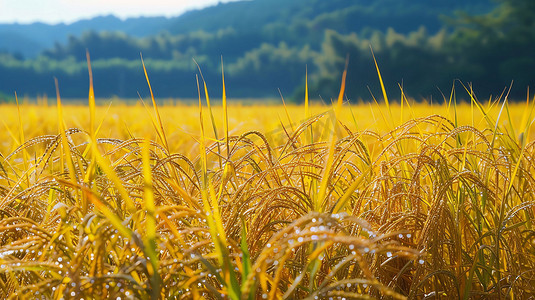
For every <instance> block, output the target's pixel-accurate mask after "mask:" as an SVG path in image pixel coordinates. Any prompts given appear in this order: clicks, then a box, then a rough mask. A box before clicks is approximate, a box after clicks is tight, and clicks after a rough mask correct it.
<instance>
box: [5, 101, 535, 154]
mask: <svg viewBox="0 0 535 300" xmlns="http://www.w3.org/2000/svg"><path fill="white" fill-rule="evenodd" d="M197 101H198V100H197ZM217 101H218V99H212V103H214V102H215V104H212V105H213V106H212V110H213V116H214V119H215V122H216V124H223V117H224V113H223V108H222V106H221V105H220V103H219V102H217ZM219 101H220V100H219ZM99 102H100V103H101V105H98V106H97V107H96V116H97V122H99V124H101V128H100V133H99V137H106V138H117V139H129V138H131V137H147V136H150V137H152V138H153V139H156V132H155V130H154V125H153V123H152V122H153V121H152V119H151V108H147V107H145V106H144V105H143V104H142V103H141V102H138V103H137V104H125V103H121V102H120V101H119V102H118V103H115V102H113V101H111V102H109V104H108V105H102V103H105V100H103V99H102V100H100V101H99ZM165 102H167V104H164V105H162V106H161V107H160V114H161V118H162V122H163V125H164V128H166V134H167V138H168V140H169V145H170V146H171V150H173V152H179V153H182V154H184V155H187V156H189V157H193V156H191V155H188V154H192V153H191V151H193V153H196V151H198V147H196V146H195V145H196V144H197V142H198V140H199V135H200V123H199V107H198V105H194V104H192V103H188V104H184V103H182V102H177V101H171V100H166V101H164V103H165ZM279 102H280V100H279ZM531 102H532V101H531ZM171 103H172V105H171ZM245 103H249V105H247V104H233V105H230V106H229V107H228V118H229V119H228V121H229V134H230V135H240V134H242V133H244V132H248V131H259V132H262V133H264V134H266V135H267V136H268V137H269V138H273V139H282V140H285V139H286V138H287V137H286V136H285V133H284V130H285V129H286V130H287V131H288V132H292V131H293V129H295V128H296V127H297V126H298V125H300V124H302V123H303V122H304V121H305V120H306V117H305V108H304V106H303V105H295V104H289V105H287V106H286V107H285V106H283V105H282V104H275V103H276V100H272V102H270V103H269V104H267V105H262V104H258V103H257V102H254V101H253V100H250V102H245ZM409 103H410V104H409V105H407V104H406V103H405V102H404V106H403V107H401V105H400V103H393V104H391V105H390V108H389V109H388V108H387V107H386V106H385V104H384V103H383V104H376V103H362V102H361V103H356V104H347V105H345V106H344V108H343V110H342V111H341V113H339V115H338V117H339V120H340V122H341V123H342V124H344V125H345V126H346V127H347V128H348V129H350V130H351V131H353V132H356V131H364V130H371V131H374V132H378V133H382V134H384V133H387V132H389V131H391V130H393V129H394V128H396V127H397V126H400V125H402V124H403V123H405V122H407V121H409V120H413V119H417V118H422V117H427V116H430V115H435V114H436V115H440V116H443V117H446V118H447V119H449V120H450V121H452V122H455V120H457V122H458V123H457V125H458V126H463V125H470V126H473V127H475V128H477V129H479V130H484V129H489V128H490V127H489V124H488V123H487V120H486V119H485V118H484V115H483V113H482V112H481V111H480V110H479V109H478V108H477V106H475V105H473V104H471V103H467V102H461V103H458V104H456V106H455V105H454V104H453V103H450V104H449V105H448V103H445V104H436V103H435V104H430V103H415V102H414V101H411V102H409ZM502 104H503V102H501V103H498V102H494V103H491V102H488V103H486V104H485V103H484V104H483V107H484V108H485V109H486V113H487V114H488V116H489V117H491V118H492V119H493V120H498V116H499V113H500V109H501V108H502V106H501V105H502ZM18 109H20V112H21V124H22V126H23V128H22V129H23V130H24V133H25V135H26V136H27V137H37V136H41V135H55V134H57V133H58V121H57V120H58V119H57V118H58V115H57V107H56V106H55V104H48V105H45V104H22V105H21V106H20V107H19V108H17V106H16V105H10V104H3V105H1V106H0V111H1V112H2V114H3V120H2V122H3V124H2V126H4V128H5V129H6V130H3V131H1V133H0V138H1V139H0V140H2V147H1V153H2V154H7V153H9V152H10V151H13V150H14V148H15V147H17V146H18V143H17V142H16V140H17V139H18V138H17V134H18V132H19V124H20V123H19V116H18ZM530 109H531V106H526V102H518V103H511V104H509V115H507V111H505V110H504V111H503V112H502V115H501V116H500V119H499V120H500V122H499V123H500V124H499V125H500V126H503V128H505V129H506V130H508V131H510V132H513V131H515V132H513V134H516V135H518V134H519V133H520V132H521V130H523V126H525V125H524V124H521V123H522V122H524V123H525V122H527V121H528V120H526V117H525V114H526V112H528V113H529V111H530ZM63 110H64V121H65V124H66V128H82V129H83V128H89V113H88V110H87V106H85V105H83V104H79V105H66V106H64V107H63ZM325 112H332V107H331V106H328V105H326V104H320V103H318V102H316V103H315V104H312V105H311V106H310V112H309V113H310V115H311V116H314V115H319V114H321V113H325ZM205 114H207V112H206V111H205ZM211 126H212V125H211V120H210V118H209V117H205V118H204V127H205V128H211ZM218 131H219V132H218V137H222V136H224V132H223V127H222V126H219V129H218ZM208 132H210V133H211V134H212V135H213V132H212V131H211V129H210V131H208ZM534 134H535V132H532V133H531V137H530V138H531V139H530V140H533V137H534ZM281 143H282V142H280V141H279V142H278V143H276V144H281Z"/></svg>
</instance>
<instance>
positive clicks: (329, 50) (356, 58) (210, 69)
mask: <svg viewBox="0 0 535 300" xmlns="http://www.w3.org/2000/svg"><path fill="white" fill-rule="evenodd" d="M497 5H498V6H497ZM495 7H498V8H497V9H495V10H493V9H494V8H495ZM459 12H464V13H459ZM533 12H534V9H533V4H532V2H531V1H527V0H501V1H499V2H498V3H497V4H496V3H495V2H492V1H490V0H476V1H452V0H436V1H424V0H418V1H416V0H411V1H409V0H403V1H401V0H374V1H371V0H360V1H345V0H332V1H320V0H295V1H284V0H255V1H242V2H231V3H227V4H219V5H217V6H214V7H210V8H206V9H203V10H198V11H191V12H188V13H186V14H184V15H182V16H180V17H177V18H172V19H166V18H147V19H130V20H126V21H120V20H118V19H116V18H113V17H106V18H100V19H99V20H88V21H81V22H77V23H74V24H71V25H57V26H60V27H61V26H65V28H66V29H65V30H64V31H63V32H64V35H65V37H63V40H62V39H61V38H58V37H56V38H55V39H56V40H57V41H58V42H56V43H54V45H53V46H50V47H48V48H47V49H44V50H42V51H40V54H39V55H38V56H36V57H31V56H30V57H28V56H25V55H24V54H23V53H21V52H22V51H14V50H12V49H5V50H4V51H3V52H2V53H1V54H0V74H2V77H3V78H2V80H1V81H0V91H4V92H5V93H6V94H11V93H12V92H13V91H14V90H16V91H17V92H18V93H19V94H26V95H30V96H35V95H36V94H43V93H46V94H49V95H53V94H54V85H53V79H52V78H53V77H57V78H58V79H59V83H60V90H61V92H62V95H63V96H65V97H85V95H86V90H87V87H86V86H87V77H88V75H87V63H86V57H85V52H86V51H85V50H86V49H88V50H89V52H90V53H91V58H92V66H93V72H94V78H95V89H96V93H97V96H100V97H110V96H113V95H116V96H119V97H126V98H135V97H137V93H138V92H140V94H141V95H146V93H147V90H146V84H145V82H144V80H145V79H144V75H143V72H142V69H141V63H140V57H139V54H140V52H141V53H143V57H144V58H145V62H146V65H147V68H148V72H149V76H150V78H151V81H152V84H153V87H154V90H155V92H156V95H157V96H160V97H195V95H196V93H197V88H196V84H195V74H196V72H197V67H196V65H195V63H194V61H193V59H195V60H196V61H197V62H198V64H199V65H200V66H201V68H202V71H203V74H204V77H205V78H206V80H207V83H208V84H209V88H210V91H212V92H213V93H219V89H220V72H221V71H220V70H221V56H223V60H224V63H225V75H226V79H227V85H228V90H229V96H231V97H235V98H236V97H238V98H239V97H277V96H278V89H280V90H281V91H282V93H283V94H284V95H285V96H287V97H289V98H292V99H293V100H295V101H299V100H300V97H301V96H300V95H302V90H303V88H304V76H305V68H306V67H307V68H308V72H309V77H310V89H311V95H312V96H313V97H316V98H317V97H323V98H324V99H325V100H326V101H328V99H329V98H330V97H332V96H333V95H335V93H336V89H337V85H338V81H339V77H340V74H341V72H342V70H343V68H344V63H345V59H346V57H348V56H349V63H350V64H349V75H348V83H349V85H348V90H347V95H348V97H349V98H352V99H358V98H363V99H370V98H371V97H370V90H371V91H376V90H375V88H376V86H377V76H376V73H375V72H376V71H375V66H374V65H373V61H372V60H371V51H370V46H371V47H372V48H373V50H374V52H375V54H376V57H377V59H378V61H379V63H380V66H381V70H382V71H383V73H384V74H383V75H384V76H385V79H386V80H387V82H386V83H387V88H388V89H389V90H390V91H391V92H392V93H394V94H399V87H398V84H402V85H403V87H404V88H405V89H406V91H407V93H408V94H409V95H411V96H414V97H416V98H418V97H420V96H421V97H429V96H434V97H438V98H440V97H439V96H440V91H439V89H442V90H444V91H445V92H448V91H449V89H451V85H452V82H453V80H454V79H460V80H461V81H463V82H474V85H475V89H476V90H477V91H479V92H480V93H482V95H485V97H487V96H488V94H491V93H492V94H496V93H499V92H501V90H502V88H503V87H504V86H506V85H508V84H509V83H510V81H511V80H513V79H514V80H515V81H517V84H516V85H515V86H518V87H519V89H518V91H519V92H518V93H519V94H521V93H522V94H525V88H526V86H527V85H528V84H529V83H530V82H529V80H530V79H529V76H526V71H525V70H524V68H523V66H524V65H525V64H527V65H528V66H529V65H530V64H533V56H532V55H531V53H530V52H529V50H528V49H531V48H530V46H532V45H533V40H534V39H531V40H530V36H533V30H531V31H530V28H532V27H530V26H532V25H531V24H532V23H533V21H531V20H532V17H533V16H534V13H533ZM472 16H477V17H472ZM530 18H531V19H530ZM93 21H95V22H96V23H97V24H99V25H98V26H97V25H94V24H93V23H92V22H93ZM97 21H98V22H97ZM38 25H39V26H48V25H43V24H37V25H25V26H37V27H35V28H38V27H39V26H38ZM5 26H17V25H3V26H0V36H1V35H2V34H6V32H8V33H9V32H12V31H9V30H8V31H6V30H4V29H3V28H5ZM18 26H23V25H18ZM74 28H76V30H75V29H74ZM82 28H87V29H90V30H86V31H84V30H83V29H82ZM26 29H27V30H29V29H28V28H26ZM35 30H36V31H35V32H37V33H39V32H40V31H39V30H37V29H35ZM41 30H44V29H41ZM69 30H70V31H69ZM517 31H518V32H523V35H522V36H519V35H517ZM51 32H53V30H51ZM69 32H70V33H72V34H71V35H70V36H68V37H66V36H67V35H68V33H69ZM37 35H39V34H37ZM30 36H31V35H29V36H27V39H24V37H22V36H18V38H19V39H21V41H19V44H24V43H25V45H27V47H29V48H32V49H34V48H35V47H36V46H35V45H33V44H32V43H36V42H35V41H34V40H32V38H31V37H30ZM43 37H44V35H43ZM32 45H33V46H32ZM510 45H515V47H516V48H514V49H515V53H518V49H522V50H521V51H520V53H521V54H522V55H520V56H518V55H517V54H513V52H512V51H513V48H511V46H510ZM0 48H1V47H0ZM482 53H484V55H482ZM8 74H9V75H8Z"/></svg>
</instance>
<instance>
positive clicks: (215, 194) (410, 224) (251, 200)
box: [0, 97, 535, 299]
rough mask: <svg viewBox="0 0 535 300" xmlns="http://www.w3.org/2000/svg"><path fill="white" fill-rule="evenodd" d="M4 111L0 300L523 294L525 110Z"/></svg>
mask: <svg viewBox="0 0 535 300" xmlns="http://www.w3.org/2000/svg"><path fill="white" fill-rule="evenodd" d="M90 99H91V97H90ZM212 101H214V100H212ZM90 104H91V101H90ZM201 108H202V113H201ZM0 110H1V112H2V115H3V118H2V120H3V124H2V126H4V128H5V130H3V131H0V135H1V136H0V140H1V141H2V144H1V145H0V154H1V170H0V174H1V175H0V217H1V218H0V298H9V297H10V298H12V299H17V298H41V297H43V298H44V299H49V298H61V297H65V298H66V299H67V298H74V297H79V298H84V299H88V298H113V299H139V298H141V299H146V298H152V299H158V298H167V299H179V298H181V299H182V298H186V299H189V298H200V297H204V298H206V299H224V298H231V299H279V298H288V299H304V298H307V297H308V298H309V299H318V298H320V299H328V298H333V299H344V298H345V299H349V298H358V297H364V296H370V297H375V298H385V299H391V298H394V299H406V298H424V297H444V298H463V297H464V298H470V297H474V296H476V297H486V296H489V297H495V298H497V297H503V298H505V297H511V296H512V295H514V296H515V298H527V297H530V296H534V294H535V290H533V288H532V287H533V286H534V284H535V278H534V276H535V274H534V272H533V270H535V231H534V230H533V224H532V223H533V221H532V220H533V217H534V214H535V198H534V197H535V196H534V195H535V178H533V176H532V174H535V169H534V168H535V165H534V164H533V156H534V155H535V144H534V143H533V140H534V139H533V131H532V130H531V128H532V127H533V126H532V120H533V101H531V102H530V101H527V102H525V103H517V104H508V103H506V102H504V101H503V99H497V100H496V101H493V102H490V103H488V104H485V103H483V104H482V103H480V102H477V101H475V100H474V101H472V102H471V103H459V104H455V103H454V102H452V103H445V104H440V105H428V104H418V103H414V102H410V105H409V104H408V102H405V101H404V103H403V106H401V105H400V104H392V103H390V104H381V105H378V104H376V103H373V102H372V103H371V104H368V103H358V104H350V103H344V104H343V105H342V103H341V101H340V102H339V103H338V105H337V106H336V105H335V106H330V105H317V104H316V105H311V106H310V107H309V108H308V110H307V109H305V107H304V106H296V105H288V106H282V105H281V106H262V105H230V106H229V107H228V109H227V110H225V109H224V106H218V105H215V106H214V105H212V106H208V107H207V106H206V105H203V106H202V107H199V106H195V105H176V106H169V105H168V106H165V105H164V106H160V107H158V108H156V107H153V106H152V105H147V107H145V106H143V105H141V104H137V105H131V106H127V105H124V104H111V105H109V106H97V107H96V108H95V111H94V119H93V120H92V119H91V115H92V113H91V112H92V110H91V109H90V108H88V107H87V106H72V105H70V106H69V105H67V106H55V105H43V104H40V105H32V104H22V105H20V106H19V107H17V106H15V105H3V106H0ZM19 111H20V112H19ZM307 113H308V115H307ZM227 115H228V128H229V130H228V132H226V130H225V126H224V124H225V120H226V118H227V117H226V116H227ZM212 116H213V119H212ZM60 121H61V122H60ZM63 122H64V123H63ZM160 122H161V124H160ZM62 128H64V129H65V130H63V129H62ZM149 140H150V141H149Z"/></svg>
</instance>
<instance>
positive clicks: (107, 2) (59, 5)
mask: <svg viewBox="0 0 535 300" xmlns="http://www.w3.org/2000/svg"><path fill="white" fill-rule="evenodd" d="M229 1H235V0H176V1H172V0H0V23H14V22H18V23H31V22H36V21H41V22H45V23H50V24H55V23H60V22H66V23H72V22H74V21H77V20H80V19H86V18H91V17H94V16H98V15H108V14H114V15H116V16H118V17H120V18H127V17H136V16H168V17H172V16H177V15H180V14H181V13H183V12H184V11H187V10H191V9H196V8H202V7H206V6H210V5H215V4H217V3H218V2H229Z"/></svg>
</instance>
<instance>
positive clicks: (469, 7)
mask: <svg viewBox="0 0 535 300" xmlns="http://www.w3.org/2000/svg"><path fill="white" fill-rule="evenodd" d="M494 6H495V5H494V3H493V1H492V0H471V1H465V0H357V1H355V0H351V1H350V0H329V1H325V0H292V1H288V0H254V1H238V2H231V3H225V4H222V3H220V4H219V5H217V6H212V7H208V8H205V9H203V10H196V11H190V12H187V13H185V14H183V15H182V16H180V17H178V18H175V19H172V20H171V26H170V27H169V28H168V30H169V31H170V32H171V33H186V32H190V31H196V30H201V29H202V30H205V31H208V32H210V31H216V30H218V29H221V28H226V27H233V28H245V29H247V30H250V31H255V30H258V29H261V28H263V27H266V26H269V24H274V23H283V24H285V25H288V26H292V25H295V24H298V23H302V22H303V21H307V22H310V21H312V22H316V23H317V24H318V25H325V24H329V25H330V26H332V28H331V29H333V30H336V31H338V32H340V33H347V32H355V31H359V30H360V29H362V28H364V27H370V28H374V29H380V30H384V29H387V28H388V27H392V26H394V27H396V28H395V29H396V31H398V32H402V33H405V32H409V31H413V30H416V29H418V27H420V26H422V25H425V26H426V27H427V29H428V30H429V31H430V32H434V31H436V30H438V29H440V28H441V27H442V26H443V23H442V22H441V20H440V18H438V16H441V15H445V16H448V15H449V16H451V15H453V14H454V13H455V12H456V11H459V10H462V11H465V12H467V13H470V14H480V13H486V12H488V11H490V9H491V8H492V7H494ZM400 25H402V26H400Z"/></svg>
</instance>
